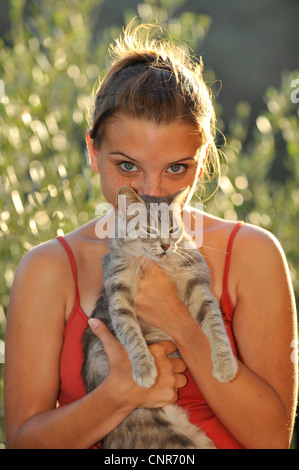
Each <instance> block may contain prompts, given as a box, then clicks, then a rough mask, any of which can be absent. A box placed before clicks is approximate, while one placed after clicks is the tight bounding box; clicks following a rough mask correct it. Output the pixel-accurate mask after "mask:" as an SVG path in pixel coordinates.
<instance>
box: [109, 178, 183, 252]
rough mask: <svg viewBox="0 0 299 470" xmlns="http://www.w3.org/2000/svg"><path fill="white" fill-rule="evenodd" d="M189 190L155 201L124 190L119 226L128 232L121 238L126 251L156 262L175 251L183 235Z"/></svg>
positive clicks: (150, 197) (154, 198)
mask: <svg viewBox="0 0 299 470" xmlns="http://www.w3.org/2000/svg"><path fill="white" fill-rule="evenodd" d="M188 191H189V188H188V187H187V188H184V190H182V191H179V192H178V193H176V194H175V195H172V196H166V197H164V198H156V197H154V196H141V197H139V196H138V195H137V194H136V193H135V192H134V191H133V190H132V189H131V188H121V190H120V191H119V193H118V197H119V198H120V199H119V211H118V212H119V215H120V217H119V216H118V224H119V225H120V224H123V227H122V230H126V234H125V237H123V238H122V242H123V245H124V249H126V250H129V251H131V252H132V254H134V256H147V257H149V258H151V259H153V260H155V259H159V260H161V259H162V258H164V257H167V255H169V254H170V253H172V252H174V251H176V249H177V246H178V243H179V242H180V241H181V240H182V238H183V236H184V227H183V222H182V218H181V210H182V207H183V205H184V202H185V201H186V199H187V197H188ZM122 198H123V199H122ZM119 233H121V232H119ZM123 234H124V232H123Z"/></svg>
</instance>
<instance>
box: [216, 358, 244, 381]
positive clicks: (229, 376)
mask: <svg viewBox="0 0 299 470" xmlns="http://www.w3.org/2000/svg"><path fill="white" fill-rule="evenodd" d="M237 371H238V363H237V361H236V359H235V357H234V356H233V357H232V358H231V359H230V360H229V361H227V360H226V361H221V360H218V361H217V363H216V364H215V365H214V369H213V376H214V377H215V378H216V379H217V380H219V382H230V381H231V380H233V379H234V378H235V376H236V374H237Z"/></svg>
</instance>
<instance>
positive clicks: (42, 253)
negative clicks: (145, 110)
mask: <svg viewBox="0 0 299 470" xmlns="http://www.w3.org/2000/svg"><path fill="white" fill-rule="evenodd" d="M66 260H67V255H66V252H65V249H64V248H63V247H62V245H61V243H60V242H59V241H58V240H56V239H54V240H50V241H48V242H45V243H42V244H40V245H37V246H36V247H34V248H32V249H31V250H30V251H28V252H27V253H26V254H25V255H24V256H23V258H22V259H21V261H20V263H19V265H18V268H17V272H16V276H22V275H26V276H34V278H36V280H42V279H43V278H44V277H46V278H47V277H51V276H55V277H56V278H59V277H63V276H64V274H65V271H67V269H66V268H67V264H66Z"/></svg>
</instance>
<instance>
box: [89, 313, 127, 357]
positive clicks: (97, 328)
mask: <svg viewBox="0 0 299 470" xmlns="http://www.w3.org/2000/svg"><path fill="white" fill-rule="evenodd" d="M88 324H89V326H90V328H91V331H92V332H93V333H94V334H95V335H96V336H97V337H98V338H99V339H100V340H101V341H102V343H103V346H104V349H105V352H106V353H107V354H109V351H110V349H111V348H115V347H116V346H117V345H119V341H118V340H117V339H116V338H115V336H113V334H112V333H111V331H110V330H109V328H108V327H107V326H106V325H105V323H103V322H102V321H101V320H99V319H98V318H90V319H89V320H88Z"/></svg>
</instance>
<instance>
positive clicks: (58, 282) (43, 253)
mask: <svg viewBox="0 0 299 470" xmlns="http://www.w3.org/2000/svg"><path fill="white" fill-rule="evenodd" d="M73 283H74V281H73V276H72V271H71V267H70V262H69V260H68V255H67V253H66V251H65V249H64V247H63V246H62V245H61V243H60V242H59V241H58V240H56V239H53V240H50V241H48V242H45V243H42V244H40V245H38V246H36V247H34V248H32V249H31V250H30V251H28V252H27V253H26V254H25V255H24V256H23V258H22V259H21V261H20V263H19V265H18V267H17V270H16V273H15V276H14V282H13V286H12V290H11V294H10V305H9V307H10V308H9V311H11V310H13V309H15V310H16V311H24V303H26V305H27V306H28V308H30V309H31V310H32V311H36V312H38V311H40V312H41V311H45V305H46V304H48V305H49V306H51V307H52V310H51V312H52V313H51V316H52V315H53V312H54V311H57V312H61V313H62V314H64V313H65V311H66V309H67V308H69V306H70V304H72V302H73V295H74V294H73V292H74V287H73V285H74V284H73Z"/></svg>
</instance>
